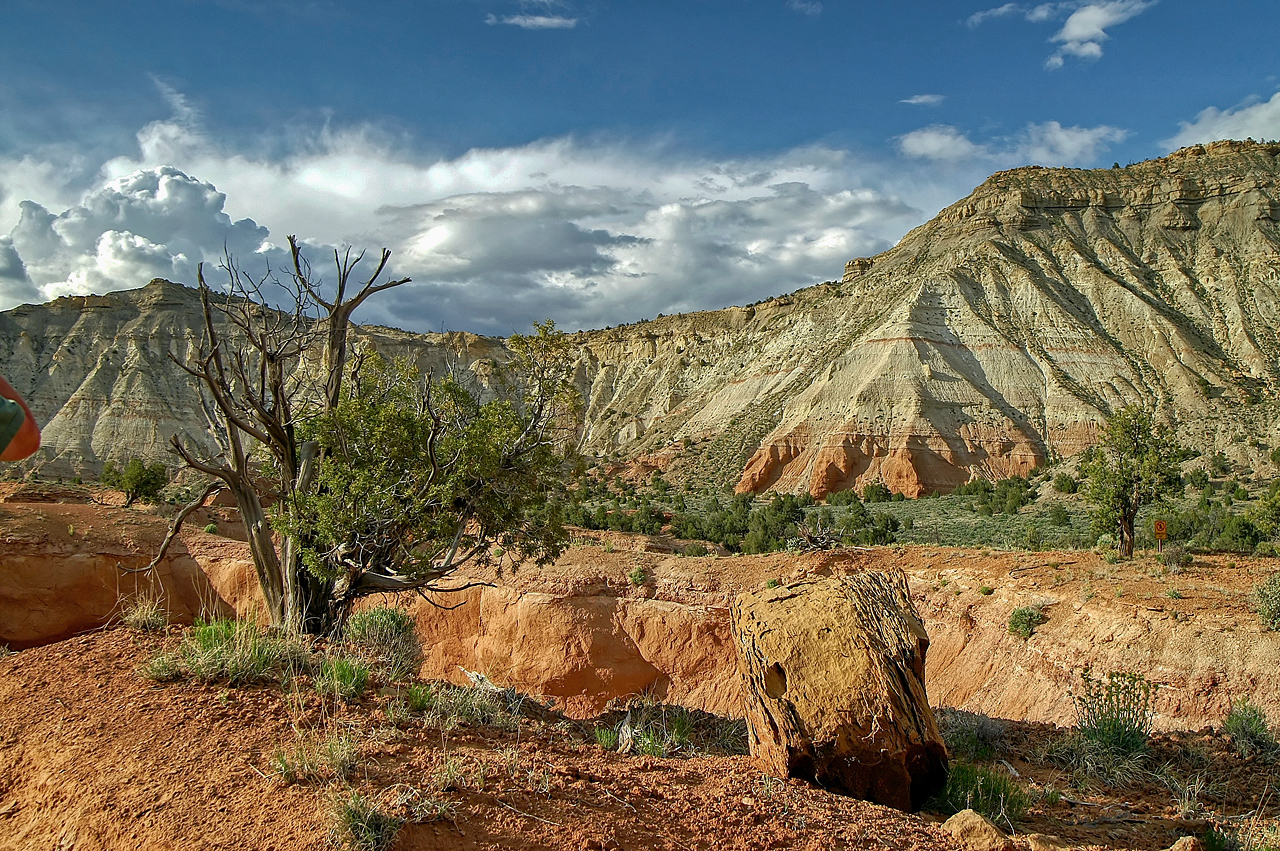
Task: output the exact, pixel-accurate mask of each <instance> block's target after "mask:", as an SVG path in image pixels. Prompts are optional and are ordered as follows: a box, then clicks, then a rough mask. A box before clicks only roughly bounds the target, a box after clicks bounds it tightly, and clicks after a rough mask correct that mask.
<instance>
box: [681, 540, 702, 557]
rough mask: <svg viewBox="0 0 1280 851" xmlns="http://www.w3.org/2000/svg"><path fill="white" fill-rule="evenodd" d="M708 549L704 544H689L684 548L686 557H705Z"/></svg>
mask: <svg viewBox="0 0 1280 851" xmlns="http://www.w3.org/2000/svg"><path fill="white" fill-rule="evenodd" d="M706 554H707V548H706V546H705V545H704V544H699V543H692V544H687V545H686V546H685V548H684V555H686V556H691V557H698V556H705V555H706Z"/></svg>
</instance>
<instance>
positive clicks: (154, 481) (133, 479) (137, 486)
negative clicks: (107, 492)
mask: <svg viewBox="0 0 1280 851" xmlns="http://www.w3.org/2000/svg"><path fill="white" fill-rule="evenodd" d="M98 480H99V481H100V482H102V484H104V485H106V486H107V487H109V488H115V489H117V490H120V491H124V496H125V503H124V504H125V507H126V508H127V507H129V506H130V505H133V504H134V503H135V502H136V501H138V500H142V501H143V502H154V501H155V499H156V497H158V496H159V495H160V491H162V490H163V489H164V486H165V485H167V484H168V483H169V474H168V473H167V472H166V471H165V468H164V464H162V463H160V462H159V461H157V462H155V463H154V464H150V465H147V464H144V463H143V461H142V459H141V458H131V459H129V463H127V464H125V466H124V469H123V470H118V469H116V465H115V464H114V463H112V462H111V461H108V462H107V463H106V464H104V465H103V466H102V475H101V476H99V477H98Z"/></svg>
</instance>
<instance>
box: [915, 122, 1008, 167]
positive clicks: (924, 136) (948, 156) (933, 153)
mask: <svg viewBox="0 0 1280 851" xmlns="http://www.w3.org/2000/svg"><path fill="white" fill-rule="evenodd" d="M898 149H899V150H900V151H902V153H903V155H904V156H908V157H912V158H913V159H922V160H971V159H976V158H978V157H985V156H987V149H986V148H985V147H983V146H981V145H975V144H974V143H973V142H971V141H969V137H968V136H966V135H965V134H964V133H961V132H960V131H959V130H958V129H957V128H955V127H952V126H951V125H949V124H933V125H930V126H929V127H921V128H920V129H919V130H912V131H911V132H910V133H906V134H904V135H902V136H899V137H898Z"/></svg>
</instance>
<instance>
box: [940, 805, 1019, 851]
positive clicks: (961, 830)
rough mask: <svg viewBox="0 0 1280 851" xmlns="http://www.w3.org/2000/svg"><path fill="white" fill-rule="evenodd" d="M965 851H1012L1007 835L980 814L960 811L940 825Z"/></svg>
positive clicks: (971, 811)
mask: <svg viewBox="0 0 1280 851" xmlns="http://www.w3.org/2000/svg"><path fill="white" fill-rule="evenodd" d="M942 829H943V830H945V831H946V832H947V833H950V834H951V835H952V836H954V837H955V838H956V841H957V842H958V843H959V844H960V847H961V848H963V849H965V851H1013V847H1014V845H1013V842H1012V841H1011V840H1010V839H1009V836H1008V834H1006V833H1005V832H1004V831H1003V830H1001V829H1000V828H998V827H996V826H995V825H994V824H992V823H991V822H990V821H988V820H987V818H986V817H985V816H983V815H982V814H981V813H978V812H975V811H973V810H961V811H960V812H958V813H956V814H955V815H953V816H952V817H951V818H949V819H947V820H946V821H945V822H943V824H942Z"/></svg>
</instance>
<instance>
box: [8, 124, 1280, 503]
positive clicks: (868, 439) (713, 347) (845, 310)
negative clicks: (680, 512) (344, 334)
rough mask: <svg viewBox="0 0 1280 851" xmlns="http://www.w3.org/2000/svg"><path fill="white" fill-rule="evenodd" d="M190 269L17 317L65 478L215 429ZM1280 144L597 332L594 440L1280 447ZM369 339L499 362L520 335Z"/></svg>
mask: <svg viewBox="0 0 1280 851" xmlns="http://www.w3.org/2000/svg"><path fill="white" fill-rule="evenodd" d="M195 308H196V301H195V298H194V293H193V291H190V290H186V289H184V288H181V287H177V286H176V285H172V284H167V283H164V282H153V283H152V284H151V285H149V286H148V287H146V288H144V289H142V290H137V291H133V292H131V293H116V294H112V295H110V296H104V297H89V298H64V299H59V300H58V301H55V302H53V303H51V304H49V305H44V306H38V307H29V306H28V307H21V308H17V309H15V310H11V311H8V312H6V313H3V314H0V364H3V369H4V370H5V372H6V375H7V376H8V377H9V379H10V380H11V381H13V382H14V384H15V386H17V387H18V389H19V390H20V391H22V392H24V393H27V394H28V398H29V399H30V400H31V401H32V403H33V408H34V410H35V412H36V415H37V417H38V418H39V419H40V420H41V421H42V422H45V423H48V426H47V428H46V429H45V439H46V445H47V446H48V447H49V449H48V450H46V452H45V453H44V455H43V456H42V457H43V459H44V460H43V463H45V464H47V465H48V469H49V471H50V472H55V471H56V472H59V473H62V472H94V471H96V469H97V468H98V467H100V465H101V462H102V461H103V460H105V459H121V460H123V459H126V458H128V457H130V456H131V455H142V456H143V457H152V458H163V457H165V455H164V447H165V445H166V442H167V439H168V435H169V434H171V433H175V432H176V433H184V434H186V435H188V436H189V438H190V439H191V440H193V441H197V442H198V441H200V440H202V439H203V440H207V436H204V435H205V426H204V415H203V412H202V410H201V408H200V406H199V404H198V399H197V397H196V396H195V394H194V392H193V391H192V390H191V388H190V386H189V382H188V381H187V380H186V377H185V376H184V375H183V374H182V373H181V372H180V371H179V370H177V368H176V367H175V366H174V365H173V364H172V362H171V361H170V360H169V359H168V354H170V353H173V354H174V355H175V356H178V357H182V356H183V355H184V354H186V353H188V352H189V351H190V349H191V347H192V346H193V345H194V344H195V342H196V341H198V339H199V336H200V334H199V330H198V329H199V325H198V315H197V314H196V312H195ZM1278 322H1280V145H1275V144H1270V145H1268V144H1255V143H1243V142H1220V143H1215V144H1213V145H1209V146H1197V147H1194V148H1188V149H1184V150H1182V151H1179V152H1178V153H1176V154H1173V155H1171V156H1169V157H1165V158H1163V159H1159V160H1152V161H1149V162H1145V163H1139V164H1137V165H1133V166H1129V167H1127V168H1122V169H1100V170H1079V169H1046V168H1038V167H1032V168H1022V169H1015V170H1012V171H1007V172H1001V173H998V174H996V175H993V176H992V177H991V178H990V179H989V180H987V181H986V182H985V183H984V184H983V185H982V186H980V187H978V188H977V189H976V190H975V191H974V193H973V194H972V195H970V196H969V197H968V198H966V199H964V200H962V201H960V202H958V203H956V204H954V205H952V206H951V207H949V208H947V209H946V210H944V211H942V213H940V214H939V215H938V216H937V217H936V218H935V219H934V220H933V221H931V222H929V223H927V224H925V225H922V226H920V227H919V228H916V229H915V230H914V231H912V232H911V233H909V234H908V235H907V236H906V237H904V238H903V240H902V241H901V242H900V243H899V244H898V245H897V246H895V247H894V248H893V249H891V250H890V251H887V252H885V253H884V254H881V255H879V256H877V257H874V258H859V259H857V260H854V261H851V262H850V263H849V264H848V265H847V267H846V269H845V274H844V276H843V278H842V279H841V280H840V281H838V282H835V281H833V282H830V283H828V284H824V285H819V286H816V287H810V288H808V289H804V290H800V291H798V292H796V293H793V294H791V295H789V296H784V297H780V298H776V299H772V300H769V301H766V302H762V303H760V304H757V305H754V306H750V307H734V308H728V309H726V310H720V311H709V312H701V313H693V314H685V315H680V316H670V317H662V318H659V319H656V320H654V321H651V322H642V323H638V324H633V325H628V326H624V327H619V328H615V329H606V330H601V331H590V332H581V333H579V334H576V335H574V339H575V340H576V342H577V343H578V345H579V346H580V352H581V355H580V359H579V364H578V371H577V376H576V380H577V382H578V385H579V388H580V389H581V391H582V394H583V398H584V401H585V421H584V424H583V431H582V434H581V446H582V448H583V450H584V451H586V452H587V453H588V454H595V455H598V456H600V457H605V458H611V459H614V460H618V461H621V462H630V463H632V464H633V465H635V468H636V469H639V470H643V469H645V468H654V469H663V470H666V471H667V473H668V477H669V478H672V479H674V480H676V481H681V480H685V479H692V480H695V481H697V482H699V483H703V484H709V485H715V486H726V485H735V484H736V487H737V489H738V490H739V491H751V492H761V491H767V490H779V491H791V492H800V491H809V492H810V493H812V494H813V495H814V496H817V497H821V496H824V495H825V494H827V493H829V492H832V491H836V490H840V489H844V488H849V487H857V488H861V487H863V486H864V485H866V484H867V483H869V482H871V481H883V482H884V483H886V484H888V485H889V486H890V487H891V488H892V489H894V490H896V491H902V492H905V493H907V494H908V495H911V496H916V495H920V494H923V493H928V492H931V491H933V490H940V491H944V492H945V491H947V490H949V489H951V488H953V487H955V486H956V485H958V484H961V483H963V482H965V481H967V480H968V479H970V478H972V477H974V476H986V477H993V478H998V477H1003V476H1007V475H1011V474H1017V473H1024V472H1026V471H1028V470H1029V469H1031V468H1033V467H1035V466H1037V465H1038V464H1041V463H1043V462H1044V461H1045V460H1046V459H1048V458H1050V457H1053V456H1069V455H1072V454H1074V453H1076V452H1078V451H1080V450H1081V449H1083V448H1084V447H1086V446H1087V445H1089V443H1091V442H1092V441H1093V440H1094V439H1095V437H1096V433H1097V429H1098V426H1099V424H1100V423H1101V422H1102V421H1103V420H1105V418H1106V416H1107V415H1108V413H1109V412H1110V411H1112V410H1114V409H1116V408H1117V407H1119V406H1123V405H1126V404H1141V405H1144V406H1147V407H1154V408H1155V409H1156V410H1157V412H1158V414H1159V416H1160V417H1162V418H1164V419H1166V420H1168V421H1169V422H1171V423H1172V424H1174V425H1175V426H1176V428H1177V430H1178V432H1179V435H1180V436H1181V438H1182V439H1183V440H1184V441H1186V442H1187V443H1189V444H1191V445H1193V446H1195V447H1196V448H1198V449H1201V450H1202V451H1205V452H1210V451H1214V450H1221V451H1224V452H1226V453H1227V455H1228V456H1229V457H1231V458H1232V459H1233V460H1235V461H1237V462H1239V463H1241V464H1245V465H1249V466H1254V467H1256V466H1258V465H1261V464H1263V463H1265V462H1264V458H1265V456H1266V455H1267V454H1268V452H1269V447H1270V446H1271V445H1275V444H1277V443H1280V416H1278V414H1280V405H1278V400H1280V394H1278V392H1277V388H1278V387H1280V337H1278V336H1277V331H1276V328H1277V324H1278ZM358 333H360V334H363V335H365V336H366V337H368V338H369V339H370V340H372V341H373V342H375V343H377V344H379V345H382V346H384V347H386V349H387V350H388V351H392V350H394V351H395V352H397V353H399V354H403V353H406V352H407V353H410V355H411V356H412V357H414V358H415V359H417V360H418V361H419V362H420V363H422V364H423V365H424V366H425V367H427V368H429V369H433V370H436V371H440V370H443V369H444V368H446V367H452V368H455V369H464V370H471V371H472V372H473V373H475V374H476V375H477V376H479V377H481V379H483V377H484V376H485V375H486V374H487V373H488V371H489V370H490V369H491V367H492V365H493V364H494V363H498V362H501V361H502V360H504V359H505V356H506V353H505V350H504V349H503V347H502V341H501V340H497V339H492V338H481V337H476V336H474V335H469V334H447V335H437V334H431V335H413V334H408V333H405V332H396V331H390V330H387V329H362V330H361V331H359V332H358Z"/></svg>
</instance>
